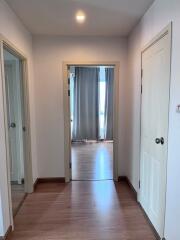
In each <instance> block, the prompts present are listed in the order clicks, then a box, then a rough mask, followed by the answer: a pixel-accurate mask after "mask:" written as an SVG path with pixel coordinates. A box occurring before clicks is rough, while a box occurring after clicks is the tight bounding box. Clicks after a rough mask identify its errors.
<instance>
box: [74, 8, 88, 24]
mask: <svg viewBox="0 0 180 240" xmlns="http://www.w3.org/2000/svg"><path fill="white" fill-rule="evenodd" d="M85 20H86V15H85V13H84V12H83V11H81V10H80V11H78V12H77V13H76V21H77V22H78V23H84V21H85Z"/></svg>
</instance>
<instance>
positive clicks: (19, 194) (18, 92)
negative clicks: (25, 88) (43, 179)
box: [3, 47, 25, 215]
mask: <svg viewBox="0 0 180 240" xmlns="http://www.w3.org/2000/svg"><path fill="white" fill-rule="evenodd" d="M3 55H4V75H5V89H6V105H7V121H8V141H9V147H10V148H9V150H10V151H9V156H10V178H11V181H10V182H11V196H12V208H13V214H14V215H15V214H16V212H17V210H18V208H19V205H20V204H21V202H22V201H23V199H24V197H25V189H24V143H23V119H22V118H23V113H22V111H23V109H22V106H23V103H22V86H21V81H22V80H21V78H22V61H21V59H20V58H19V57H17V56H15V55H14V54H12V53H11V52H10V51H8V49H7V48H5V47H4V49H3Z"/></svg>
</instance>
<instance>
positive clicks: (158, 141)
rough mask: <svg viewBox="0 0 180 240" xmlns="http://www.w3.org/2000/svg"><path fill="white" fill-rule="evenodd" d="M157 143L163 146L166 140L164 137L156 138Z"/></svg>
mask: <svg viewBox="0 0 180 240" xmlns="http://www.w3.org/2000/svg"><path fill="white" fill-rule="evenodd" d="M155 143H156V144H161V145H163V144H164V138H163V137H162V138H156V139H155Z"/></svg>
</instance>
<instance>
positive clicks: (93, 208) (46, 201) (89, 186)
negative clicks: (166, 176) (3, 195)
mask: <svg viewBox="0 0 180 240" xmlns="http://www.w3.org/2000/svg"><path fill="white" fill-rule="evenodd" d="M60 239H62V240H72V239H73V240H145V239H146V240H155V239H156V237H155V236H154V234H153V231H152V230H151V228H150V226H149V224H148V222H147V220H146V219H145V217H144V215H143V212H142V210H141V209H140V207H139V205H138V204H137V202H136V201H135V199H134V195H133V193H132V192H131V190H130V188H129V186H128V185H127V184H126V183H125V182H121V183H116V184H115V183H114V182H113V181H92V182H90V181H83V182H82V181H78V182H71V183H70V184H63V183H62V184H55V183H49V184H47V183H42V184H39V185H38V186H37V188H36V191H35V192H34V193H33V194H30V195H28V197H27V198H26V200H25V202H24V204H23V206H22V208H21V209H20V211H19V212H18V214H17V216H16V217H15V231H14V232H13V233H11V234H10V236H9V238H8V240H60Z"/></svg>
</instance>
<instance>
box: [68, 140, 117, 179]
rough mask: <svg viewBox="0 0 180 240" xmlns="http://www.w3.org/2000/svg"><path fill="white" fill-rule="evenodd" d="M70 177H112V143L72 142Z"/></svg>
mask: <svg viewBox="0 0 180 240" xmlns="http://www.w3.org/2000/svg"><path fill="white" fill-rule="evenodd" d="M72 179H73V180H106V179H113V143H112V142H98V143H73V144H72Z"/></svg>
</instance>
